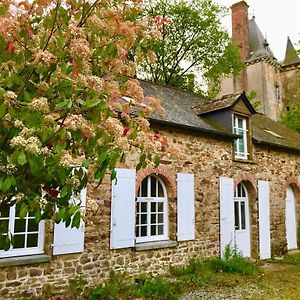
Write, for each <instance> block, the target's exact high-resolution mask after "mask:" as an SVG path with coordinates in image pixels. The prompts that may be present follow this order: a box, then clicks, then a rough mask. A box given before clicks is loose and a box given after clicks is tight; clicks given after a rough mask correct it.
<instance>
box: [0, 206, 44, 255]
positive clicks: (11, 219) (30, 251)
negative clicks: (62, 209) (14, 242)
mask: <svg viewBox="0 0 300 300" xmlns="http://www.w3.org/2000/svg"><path fill="white" fill-rule="evenodd" d="M3 218H5V219H8V230H9V232H10V233H11V234H12V235H14V227H15V219H16V218H19V217H16V206H15V205H14V206H11V207H10V210H9V216H8V217H3ZM1 219H2V218H1ZM28 219H34V217H29V216H28V214H27V215H26V216H25V218H24V220H25V222H26V225H25V232H18V234H24V233H25V244H26V241H27V233H31V232H28V231H26V229H27V224H28ZM32 233H37V234H38V243H37V246H36V247H30V248H27V247H24V248H18V249H13V247H12V246H11V247H10V249H9V250H7V251H5V250H0V258H6V257H14V256H25V255H34V254H42V253H44V240H45V221H44V220H42V221H40V222H39V224H38V230H37V231H33V232H32Z"/></svg>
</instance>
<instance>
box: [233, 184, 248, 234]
mask: <svg viewBox="0 0 300 300" xmlns="http://www.w3.org/2000/svg"><path fill="white" fill-rule="evenodd" d="M247 204H248V195H247V190H246V187H245V186H244V185H243V184H242V183H239V184H238V186H237V187H236V189H235V193H234V227H235V230H243V229H246V213H247Z"/></svg>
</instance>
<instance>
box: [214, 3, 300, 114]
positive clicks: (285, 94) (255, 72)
mask: <svg viewBox="0 0 300 300" xmlns="http://www.w3.org/2000/svg"><path fill="white" fill-rule="evenodd" d="M231 11H232V40H233V42H234V43H236V44H237V45H238V46H239V48H240V52H241V59H242V61H243V62H244V63H245V68H244V70H243V71H242V72H241V74H240V75H238V76H234V77H228V78H223V80H222V81H221V91H220V93H219V96H222V95H226V94H230V93H236V92H238V91H240V90H244V91H245V92H246V93H247V94H250V93H251V92H255V94H256V96H255V99H253V102H256V103H258V104H259V106H260V108H259V111H260V112H262V113H264V114H265V115H267V116H268V117H270V118H272V119H273V120H278V119H279V117H280V116H281V115H282V113H283V112H284V111H286V110H289V109H290V106H291V105H293V103H295V101H298V100H299V99H300V86H299V76H300V59H299V57H298V54H297V52H296V50H295V48H294V46H293V44H292V42H291V40H290V38H289V37H288V38H287V44H286V52H285V57H284V59H283V60H282V61H279V60H277V59H276V58H275V57H274V55H273V52H272V50H271V48H270V45H269V43H268V41H267V40H266V38H265V37H264V36H263V34H262V32H261V30H260V28H259V27H258V25H257V23H256V19H255V17H254V16H253V17H252V18H251V19H249V17H248V4H247V3H246V2H245V1H240V2H237V3H235V4H233V5H232V6H231Z"/></svg>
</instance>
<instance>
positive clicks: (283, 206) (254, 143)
mask: <svg viewBox="0 0 300 300" xmlns="http://www.w3.org/2000/svg"><path fill="white" fill-rule="evenodd" d="M141 84H142V87H143V89H144V92H145V94H146V95H155V96H160V98H161V99H162V105H163V107H164V108H165V111H166V113H165V116H164V117H163V118H161V117H158V116H152V117H151V119H150V122H151V128H152V130H153V131H154V132H155V133H157V134H158V133H159V134H163V135H164V136H166V138H167V139H168V142H169V143H170V144H172V145H174V147H176V148H177V149H178V155H177V156H175V157H173V156H170V155H169V154H167V153H160V155H161V163H160V165H159V166H158V167H157V168H156V169H152V168H150V167H148V168H146V169H141V170H139V171H136V169H135V166H136V164H137V158H138V157H137V155H136V154H135V153H128V156H127V159H126V162H125V163H124V164H123V165H119V166H118V168H117V170H116V171H117V180H115V181H114V182H111V181H110V179H109V176H107V177H105V179H104V181H103V184H102V185H100V186H99V187H98V186H97V183H95V182H93V181H90V182H89V183H88V186H87V189H86V190H83V191H82V192H81V194H80V195H77V197H80V198H81V200H82V210H83V211H85V217H84V219H83V220H82V222H81V226H80V228H79V229H75V228H74V229H70V228H66V227H65V226H64V224H54V223H53V222H51V221H46V222H41V223H40V224H39V225H36V224H35V223H34V222H33V217H32V216H30V215H27V216H26V217H25V218H24V220H21V219H20V218H19V217H18V210H16V209H15V208H11V209H10V211H7V212H5V213H2V214H1V216H0V222H2V223H5V224H8V225H7V226H9V228H10V229H11V232H12V233H13V234H14V237H15V240H17V243H16V244H15V246H14V249H10V250H9V251H0V298H3V297H6V298H8V299H9V298H10V297H13V296H15V295H21V296H22V297H29V298H32V297H33V296H35V295H40V294H41V293H42V291H43V290H44V289H46V288H50V287H53V289H54V290H63V289H65V288H66V286H67V285H68V282H69V280H70V279H74V278H75V277H76V276H82V277H83V278H84V279H86V280H87V281H88V282H89V283H90V284H97V283H100V282H102V281H103V280H104V279H106V278H107V277H108V276H109V272H110V271H111V270H114V271H117V272H126V273H128V274H130V275H131V276H132V277H133V278H137V277H139V276H140V274H143V273H153V274H158V273H163V272H165V271H166V270H168V268H169V266H170V265H184V264H186V263H188V261H189V260H190V259H191V258H202V257H209V256H222V255H223V253H224V250H225V248H226V246H227V245H228V244H229V245H231V246H232V247H234V246H236V247H237V249H238V250H239V251H240V252H241V253H242V254H243V255H244V256H245V257H253V258H260V259H266V258H270V257H271V256H277V255H281V254H282V253H285V252H286V251H287V250H291V249H296V248H297V247H298V242H299V238H298V236H297V229H298V224H299V220H300V194H299V191H300V169H299V168H300V167H299V166H300V135H299V134H297V133H295V132H293V131H291V130H289V129H287V128H286V127H284V126H282V125H280V124H279V123H277V122H275V121H273V120H271V119H270V118H267V117H266V116H264V115H262V114H257V113H256V112H255V110H254V108H253V107H252V106H251V104H250V102H249V101H248V99H247V97H246V96H245V94H244V93H242V94H235V95H230V96H228V97H224V98H222V99H219V100H216V101H208V100H205V99H202V98H199V97H198V96H196V95H194V94H191V93H188V92H183V91H179V90H176V89H174V88H169V87H163V86H158V85H154V84H152V83H148V82H141ZM74 200H76V199H74Z"/></svg>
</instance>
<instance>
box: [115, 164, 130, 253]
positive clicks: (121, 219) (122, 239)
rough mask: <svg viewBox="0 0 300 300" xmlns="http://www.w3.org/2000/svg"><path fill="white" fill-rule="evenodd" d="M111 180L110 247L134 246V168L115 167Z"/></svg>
mask: <svg viewBox="0 0 300 300" xmlns="http://www.w3.org/2000/svg"><path fill="white" fill-rule="evenodd" d="M116 173H117V175H116V176H117V177H116V180H114V181H113V182H112V199H111V232H110V248H111V249H119V248H127V247H133V246H134V237H135V233H134V228H135V179H136V178H135V175H136V172H135V169H116Z"/></svg>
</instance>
